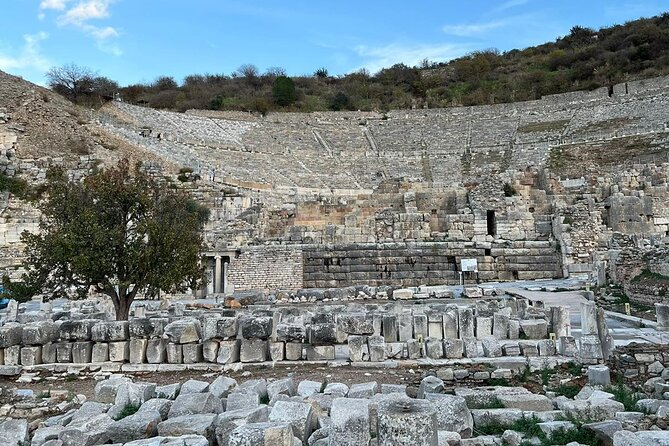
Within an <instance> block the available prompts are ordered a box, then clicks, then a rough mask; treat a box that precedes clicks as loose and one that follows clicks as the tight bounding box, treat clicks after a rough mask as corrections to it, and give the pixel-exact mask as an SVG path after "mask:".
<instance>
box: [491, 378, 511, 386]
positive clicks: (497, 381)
mask: <svg viewBox="0 0 669 446" xmlns="http://www.w3.org/2000/svg"><path fill="white" fill-rule="evenodd" d="M486 383H487V385H489V386H501V387H509V386H511V383H510V382H509V380H507V379H506V378H490V379H489V380H488V381H487V382H486Z"/></svg>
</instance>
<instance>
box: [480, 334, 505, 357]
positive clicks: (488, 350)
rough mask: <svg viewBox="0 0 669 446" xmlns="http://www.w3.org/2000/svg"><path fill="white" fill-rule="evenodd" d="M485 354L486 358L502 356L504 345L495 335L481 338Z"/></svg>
mask: <svg viewBox="0 0 669 446" xmlns="http://www.w3.org/2000/svg"><path fill="white" fill-rule="evenodd" d="M481 344H483V354H484V355H485V356H486V358H497V357H499V356H502V346H501V345H500V343H499V340H498V339H497V338H496V337H495V336H486V337H484V338H483V339H482V340H481Z"/></svg>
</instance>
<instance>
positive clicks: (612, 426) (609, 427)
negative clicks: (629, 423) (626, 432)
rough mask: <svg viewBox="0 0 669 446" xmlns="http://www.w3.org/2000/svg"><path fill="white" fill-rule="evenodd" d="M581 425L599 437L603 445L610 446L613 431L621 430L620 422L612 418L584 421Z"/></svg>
mask: <svg viewBox="0 0 669 446" xmlns="http://www.w3.org/2000/svg"><path fill="white" fill-rule="evenodd" d="M583 427H584V428H585V429H587V430H589V431H591V432H592V433H593V434H594V435H595V437H597V438H599V439H600V440H601V441H602V443H603V444H604V446H612V445H613V436H614V435H615V433H616V432H618V431H621V430H623V425H622V423H621V422H620V421H614V420H607V421H600V422H598V423H586V424H584V425H583Z"/></svg>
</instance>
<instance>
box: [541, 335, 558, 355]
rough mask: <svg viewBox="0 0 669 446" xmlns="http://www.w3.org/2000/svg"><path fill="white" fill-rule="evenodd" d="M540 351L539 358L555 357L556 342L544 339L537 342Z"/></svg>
mask: <svg viewBox="0 0 669 446" xmlns="http://www.w3.org/2000/svg"><path fill="white" fill-rule="evenodd" d="M537 348H538V349H539V356H555V354H556V353H557V350H556V348H555V341H553V340H552V339H542V340H540V341H539V342H537Z"/></svg>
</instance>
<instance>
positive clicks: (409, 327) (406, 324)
mask: <svg viewBox="0 0 669 446" xmlns="http://www.w3.org/2000/svg"><path fill="white" fill-rule="evenodd" d="M398 320H399V333H398V335H399V341H400V342H406V341H408V340H409V339H412V338H413V316H412V315H411V314H400V315H399V317H398Z"/></svg>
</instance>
